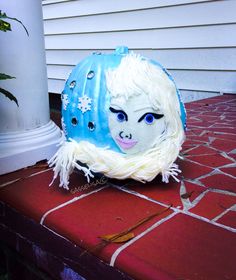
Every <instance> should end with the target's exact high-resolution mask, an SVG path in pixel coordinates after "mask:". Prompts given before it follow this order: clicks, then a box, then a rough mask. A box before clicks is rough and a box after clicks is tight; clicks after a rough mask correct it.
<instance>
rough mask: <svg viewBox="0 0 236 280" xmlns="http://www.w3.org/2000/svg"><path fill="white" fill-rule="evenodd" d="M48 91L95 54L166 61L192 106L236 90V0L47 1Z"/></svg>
mask: <svg viewBox="0 0 236 280" xmlns="http://www.w3.org/2000/svg"><path fill="white" fill-rule="evenodd" d="M42 3H43V14H44V29H45V43H46V57H47V65H48V78H49V80H48V82H49V92H53V93H60V92H61V91H62V89H63V86H64V82H65V78H66V77H67V74H68V73H69V72H70V71H71V69H72V68H73V67H74V65H76V64H77V63H78V62H79V61H80V60H81V59H83V58H84V57H85V56H86V55H88V54H91V53H92V52H94V51H98V50H99V51H102V52H111V51H112V50H113V49H114V48H115V47H116V46H118V45H127V46H128V47H129V48H130V49H132V50H135V51H136V52H138V53H141V54H143V55H145V56H148V57H150V58H153V59H155V60H158V61H159V62H161V63H162V64H163V65H164V66H165V67H166V68H167V69H168V70H169V71H170V72H171V73H172V75H173V77H174V78H175V80H176V83H177V85H178V87H179V88H180V89H181V92H182V95H183V99H184V100H185V101H189V100H192V99H195V98H199V97H200V98H201V97H204V96H205V97H206V96H211V95H215V94H219V93H220V92H225V93H236V12H235V11H236V0H224V1H223V0H222V1H221V0H218V1H209V0H208V1H205V0H139V1H137V0H119V1H112V0H80V1H76V0H74V1H73V0H43V2H42Z"/></svg>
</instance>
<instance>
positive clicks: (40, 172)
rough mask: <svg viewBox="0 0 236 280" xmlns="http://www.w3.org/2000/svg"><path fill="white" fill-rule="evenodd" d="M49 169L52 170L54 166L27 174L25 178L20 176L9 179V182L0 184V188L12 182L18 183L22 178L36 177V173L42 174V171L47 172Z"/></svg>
mask: <svg viewBox="0 0 236 280" xmlns="http://www.w3.org/2000/svg"><path fill="white" fill-rule="evenodd" d="M49 170H52V168H48V169H46V170H41V171H38V172H35V173H33V174H30V175H29V176H27V177H23V178H22V177H19V178H17V179H14V180H12V181H8V182H6V183H3V184H1V185H0V189H1V188H4V187H6V186H9V185H11V184H13V183H16V182H17V181H20V180H22V179H25V178H31V177H34V176H36V175H39V174H42V173H44V172H47V171H49Z"/></svg>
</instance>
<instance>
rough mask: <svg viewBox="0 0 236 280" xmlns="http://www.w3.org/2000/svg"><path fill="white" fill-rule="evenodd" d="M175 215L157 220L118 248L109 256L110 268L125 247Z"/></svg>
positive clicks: (175, 213)
mask: <svg viewBox="0 0 236 280" xmlns="http://www.w3.org/2000/svg"><path fill="white" fill-rule="evenodd" d="M176 215H177V212H173V213H172V214H170V215H169V216H167V217H165V218H163V219H161V220H159V221H158V222H156V223H155V224H153V225H152V226H151V227H149V228H147V229H146V230H144V231H143V232H142V233H140V234H138V235H137V236H136V237H134V238H133V239H131V240H130V241H128V242H126V243H125V244H124V245H122V246H120V247H119V248H118V249H117V250H116V251H115V252H114V253H113V255H112V256H111V261H110V266H114V264H115V261H116V259H117V257H118V256H119V254H120V253H121V252H122V251H123V250H125V249H126V248H127V247H129V246H130V245H132V244H133V243H135V242H136V241H137V240H139V239H140V238H142V237H143V236H144V235H146V234H148V233H149V232H150V231H152V230H153V229H155V228H156V227H158V226H159V225H161V224H163V223H164V222H166V221H168V220H170V219H171V218H173V217H174V216H176Z"/></svg>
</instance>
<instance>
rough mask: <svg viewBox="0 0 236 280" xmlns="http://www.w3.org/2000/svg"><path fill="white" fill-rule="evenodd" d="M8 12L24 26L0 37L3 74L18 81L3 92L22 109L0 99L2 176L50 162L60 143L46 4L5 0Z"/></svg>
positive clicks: (2, 84) (5, 84)
mask: <svg viewBox="0 0 236 280" xmlns="http://www.w3.org/2000/svg"><path fill="white" fill-rule="evenodd" d="M0 8H1V9H2V12H5V13H6V14H7V15H8V16H9V17H15V18H17V19H19V20H21V21H22V22H23V23H24V25H25V26H26V28H27V30H28V32H29V37H28V36H27V34H26V32H25V30H24V28H23V27H22V26H21V24H19V23H18V22H15V21H11V20H7V21H8V22H10V23H11V26H12V31H8V32H2V31H0V46H1V47H0V72H1V73H5V74H8V75H11V76H14V77H16V79H11V80H5V81H0V87H2V88H4V89H6V90H8V91H10V92H11V93H12V94H14V95H15V96H16V98H17V99H18V103H19V107H17V105H16V104H15V103H14V102H13V101H10V100H9V99H8V98H6V97H5V96H3V95H2V94H0V174H4V173H7V172H11V171H14V170H17V169H20V168H22V167H25V166H28V165H31V164H34V163H36V162H37V161H39V160H43V159H49V158H50V157H51V156H52V154H53V153H54V152H55V151H56V144H57V143H58V142H59V141H60V138H61V133H60V129H59V128H58V127H57V126H56V125H55V124H54V123H53V122H52V121H51V120H50V116H49V100H48V87H47V72H46V59H45V49H44V34H43V19H42V6H41V0H20V1H19V0H11V1H9V0H3V1H1V7H0Z"/></svg>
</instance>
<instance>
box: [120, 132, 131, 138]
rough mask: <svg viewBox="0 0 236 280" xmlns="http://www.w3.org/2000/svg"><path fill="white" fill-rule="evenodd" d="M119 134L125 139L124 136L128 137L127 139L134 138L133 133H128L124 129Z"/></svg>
mask: <svg viewBox="0 0 236 280" xmlns="http://www.w3.org/2000/svg"><path fill="white" fill-rule="evenodd" d="M119 136H120V138H121V139H124V138H126V139H132V134H131V133H129V134H126V133H125V132H124V131H121V132H120V133H119Z"/></svg>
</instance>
